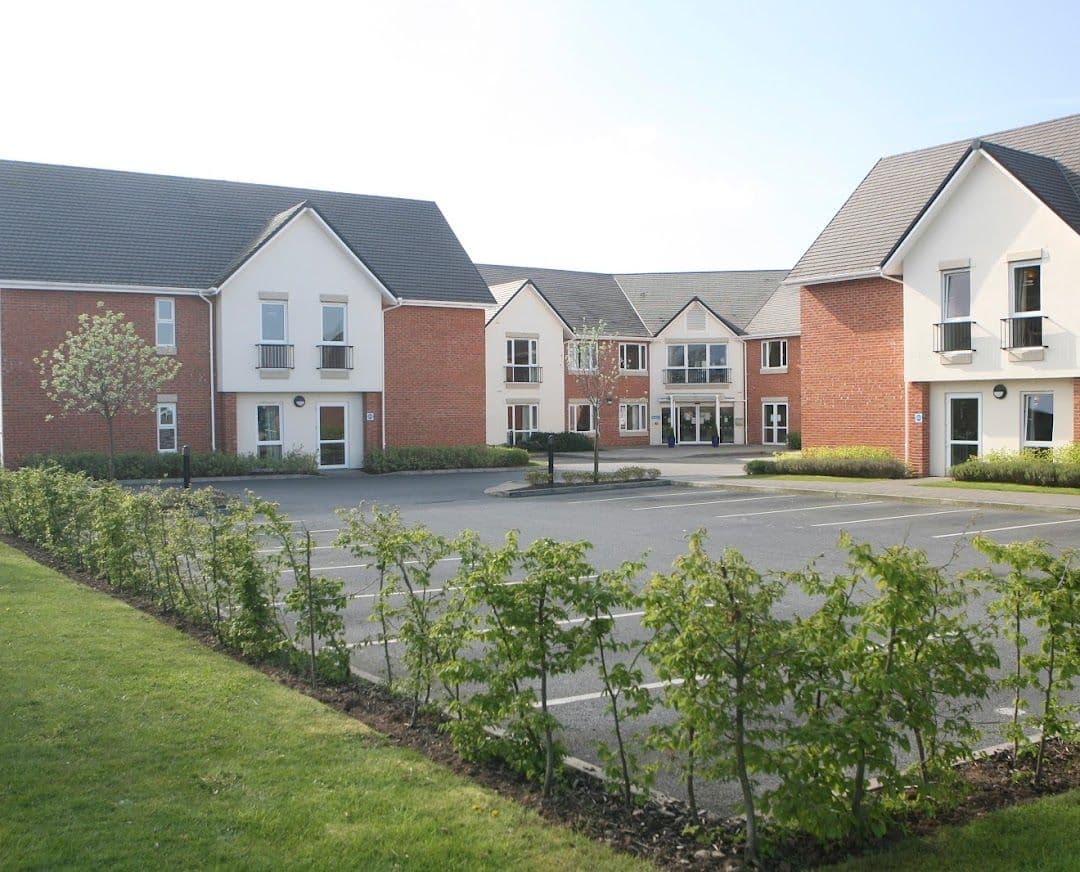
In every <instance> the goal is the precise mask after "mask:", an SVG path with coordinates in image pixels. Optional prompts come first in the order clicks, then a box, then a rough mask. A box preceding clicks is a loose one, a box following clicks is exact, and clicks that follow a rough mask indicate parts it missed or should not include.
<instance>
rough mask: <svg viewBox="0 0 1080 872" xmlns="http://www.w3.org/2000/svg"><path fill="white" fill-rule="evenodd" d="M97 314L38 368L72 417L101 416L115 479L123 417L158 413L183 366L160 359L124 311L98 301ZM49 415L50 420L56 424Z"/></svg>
mask: <svg viewBox="0 0 1080 872" xmlns="http://www.w3.org/2000/svg"><path fill="white" fill-rule="evenodd" d="M97 306H98V310H99V311H98V312H97V313H96V314H94V315H88V314H86V313H83V314H82V315H80V316H79V330H78V332H76V333H72V332H71V331H70V330H69V331H68V332H67V338H66V339H64V341H63V342H61V343H60V344H59V345H58V346H57V347H56V348H54V349H53V350H52V351H49V350H45V351H43V352H42V353H41V357H38V358H35V359H34V363H35V364H36V365H37V366H38V367H39V369H40V370H41V376H42V380H41V387H42V388H43V389H44V391H45V394H46V396H48V398H49V399H50V400H52V401H53V402H54V403H56V404H57V405H58V406H60V409H61V412H62V413H64V414H66V413H69V412H74V413H76V414H80V415H85V414H96V415H101V417H102V418H103V419H104V421H105V429H106V431H107V433H108V436H109V476H110V477H115V475H116V468H115V464H114V457H115V454H116V445H115V441H114V434H113V424H114V420H115V418H116V416H117V415H118V414H120V413H121V412H130V413H132V414H138V413H139V412H147V411H150V410H152V409H153V408H154V403H155V401H156V400H157V394H158V392H159V391H160V390H161V388H162V387H164V386H165V385H166V384H167V383H168V382H170V381H172V380H173V379H174V378H175V377H176V374H177V373H178V372H179V371H180V362H179V361H178V360H176V359H175V358H172V357H162V356H159V355H158V353H157V351H156V350H155V349H154V347H153V346H152V345H149V344H147V343H146V342H144V341H143V340H142V339H141V338H140V337H139V335H138V334H137V333H136V332H135V325H134V324H132V323H131V322H130V321H127V320H125V318H124V313H123V312H113V311H111V310H109V309H106V308H105V304H104V303H102V302H100V301H99V302H98V304H97ZM51 419H52V415H48V416H47V417H46V420H51Z"/></svg>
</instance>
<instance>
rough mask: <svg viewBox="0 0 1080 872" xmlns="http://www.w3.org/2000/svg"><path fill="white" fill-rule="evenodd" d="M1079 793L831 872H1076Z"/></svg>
mask: <svg viewBox="0 0 1080 872" xmlns="http://www.w3.org/2000/svg"><path fill="white" fill-rule="evenodd" d="M1077 833H1080V791H1073V792H1071V793H1064V794H1061V795H1060V796H1054V797H1050V798H1048V799H1041V800H1038V801H1036V802H1030V803H1025V804H1022V805H1016V806H1013V807H1012V808H1008V809H1004V810H1002V811H998V812H993V813H992V814H989V815H987V816H986V817H984V818H981V819H979V820H978V821H975V822H974V823H970V824H967V825H966V826H962V827H946V828H944V829H942V830H939V831H938V832H937V833H935V834H934V835H933V836H929V837H926V838H921V839H908V840H906V841H904V842H900V843H899V844H897V845H895V846H894V847H892V848H890V849H889V850H887V851H883V852H881V853H875V854H867V855H866V856H864V857H859V858H857V859H854V860H849V861H847V862H845V863H842V864H840V865H839V866H833V867H830V868H831V869H834V870H844V872H889V870H923V869H927V870H929V869H942V870H944V869H947V870H950V872H964V870H972V872H1013V870H1016V869H1024V870H1027V872H1057V870H1060V872H1066V870H1076V869H1078V868H1080V854H1078V853H1077V848H1076V835H1077Z"/></svg>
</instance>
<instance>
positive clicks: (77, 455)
mask: <svg viewBox="0 0 1080 872" xmlns="http://www.w3.org/2000/svg"><path fill="white" fill-rule="evenodd" d="M22 465H23V466H30V467H42V466H49V465H55V466H58V467H60V468H61V469H63V470H66V471H67V472H82V473H85V474H86V475H88V476H90V478H94V479H98V480H102V481H103V480H106V479H108V477H109V455H108V454H106V453H105V452H103V451H62V452H57V453H55V454H33V455H30V456H29V457H27V458H26V459H25V460H24V461H23V464H22ZM318 471H319V468H318V464H317V463H316V461H315V456H314V455H313V454H304V453H302V452H299V451H290V452H289V453H288V454H285V455H284V456H282V457H281V458H280V459H278V458H269V457H256V456H255V455H254V454H225V453H223V452H218V451H194V452H192V454H191V474H192V475H194V476H197V477H200V478H203V477H206V478H209V477H217V476H224V475H258V474H265V473H304V474H309V475H313V474H315V473H317V472H318ZM181 475H183V458H182V457H181V455H180V454H179V453H176V452H173V453H169V454H159V453H157V452H156V451H121V452H118V453H117V455H116V477H117V478H118V479H165V478H180V476H181Z"/></svg>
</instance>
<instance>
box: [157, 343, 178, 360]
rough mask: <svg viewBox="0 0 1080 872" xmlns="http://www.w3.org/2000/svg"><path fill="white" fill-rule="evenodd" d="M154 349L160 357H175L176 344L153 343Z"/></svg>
mask: <svg viewBox="0 0 1080 872" xmlns="http://www.w3.org/2000/svg"><path fill="white" fill-rule="evenodd" d="M154 351H156V352H157V353H158V354H160V355H161V356H162V357H175V356H176V346H175V345H155V346H154Z"/></svg>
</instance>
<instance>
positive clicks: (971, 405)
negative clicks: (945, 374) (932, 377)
mask: <svg viewBox="0 0 1080 872" xmlns="http://www.w3.org/2000/svg"><path fill="white" fill-rule="evenodd" d="M945 403H946V407H947V409H948V413H949V421H948V429H947V433H948V438H949V444H948V446H947V448H948V454H947V456H948V458H949V466H956V465H957V464H958V463H963V462H964V461H965V460H967V459H968V458H969V457H975V456H977V455H978V453H979V433H980V432H981V430H982V422H981V420H980V418H981V413H980V397H979V395H978V394H949V396H948V397H946V400H945Z"/></svg>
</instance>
